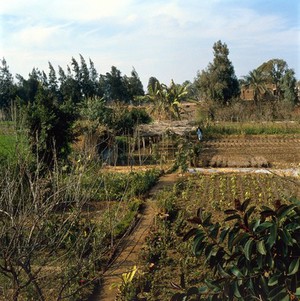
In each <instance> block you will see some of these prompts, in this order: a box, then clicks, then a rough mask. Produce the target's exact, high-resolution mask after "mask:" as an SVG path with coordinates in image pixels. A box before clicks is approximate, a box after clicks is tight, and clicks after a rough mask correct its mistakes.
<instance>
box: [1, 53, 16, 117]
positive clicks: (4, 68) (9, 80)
mask: <svg viewBox="0 0 300 301" xmlns="http://www.w3.org/2000/svg"><path fill="white" fill-rule="evenodd" d="M15 97H16V88H15V85H14V81H13V76H12V74H11V73H10V72H9V67H8V65H7V62H6V60H5V59H4V58H3V59H2V60H1V66H0V109H2V110H3V111H4V113H5V115H8V113H9V108H10V106H11V103H12V102H13V101H14V100H15Z"/></svg>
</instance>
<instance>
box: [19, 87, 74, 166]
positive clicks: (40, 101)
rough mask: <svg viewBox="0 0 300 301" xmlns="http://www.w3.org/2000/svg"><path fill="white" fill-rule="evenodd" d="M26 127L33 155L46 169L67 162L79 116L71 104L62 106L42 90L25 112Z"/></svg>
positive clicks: (40, 88)
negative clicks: (57, 163) (56, 163)
mask: <svg viewBox="0 0 300 301" xmlns="http://www.w3.org/2000/svg"><path fill="white" fill-rule="evenodd" d="M25 112H26V123H27V128H28V135H29V140H30V143H31V147H32V152H33V154H35V155H37V156H38V157H39V158H40V160H42V161H43V162H44V163H45V164H46V165H48V166H53V164H54V160H55V159H57V160H59V161H60V160H66V159H67V158H68V155H69V154H70V151H71V149H70V143H71V142H73V141H74V138H75V136H74V135H75V134H74V132H73V130H72V125H73V123H74V121H75V119H76V113H75V112H74V108H73V107H72V106H71V104H70V103H63V104H61V105H59V104H58V103H56V102H54V100H53V98H52V97H51V96H50V95H49V94H48V93H47V91H45V90H44V89H43V88H42V87H41V86H40V87H39V91H38V94H37V96H36V99H35V101H34V102H33V103H29V104H28V106H27V107H26V108H25Z"/></svg>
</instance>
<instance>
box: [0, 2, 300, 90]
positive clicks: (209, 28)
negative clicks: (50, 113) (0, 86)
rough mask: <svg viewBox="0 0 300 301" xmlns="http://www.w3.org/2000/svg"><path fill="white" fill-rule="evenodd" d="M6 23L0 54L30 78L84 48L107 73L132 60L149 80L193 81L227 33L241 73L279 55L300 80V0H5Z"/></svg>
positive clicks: (1, 9)
mask: <svg viewBox="0 0 300 301" xmlns="http://www.w3.org/2000/svg"><path fill="white" fill-rule="evenodd" d="M0 25H1V26H0V57H4V58H5V59H6V61H7V63H8V65H9V67H10V71H11V72H12V73H13V74H14V75H15V74H16V73H19V74H21V75H23V76H24V77H27V75H28V73H29V72H30V71H31V70H32V68H33V67H37V68H39V69H40V70H44V71H45V72H46V73H48V61H50V62H51V63H52V65H53V66H54V67H55V69H56V70H57V66H58V65H60V66H62V67H63V69H65V70H66V66H67V64H70V61H71V58H72V57H74V58H75V59H77V60H78V61H79V53H80V54H82V55H83V57H84V58H85V59H86V61H88V59H89V58H91V59H92V61H93V62H94V64H95V67H96V69H97V71H98V72H99V73H101V74H105V73H106V72H108V71H110V68H111V66H112V65H114V66H116V67H117V68H118V69H119V70H120V71H121V72H122V74H123V75H124V74H128V75H129V74H130V71H131V70H132V68H133V67H134V68H135V69H136V71H137V72H138V74H139V76H140V78H141V80H142V82H143V83H144V85H146V84H147V82H148V79H149V77H151V76H155V77H157V78H158V79H159V80H160V81H161V82H164V83H166V84H169V83H170V81H171V79H174V81H175V82H176V83H182V82H183V81H185V80H190V81H193V80H194V78H195V76H196V74H197V71H199V70H202V69H205V68H206V67H207V65H208V63H209V62H211V61H212V60H213V53H212V46H213V44H214V42H216V41H218V40H221V41H222V42H225V43H226V44H227V45H228V47H229V51H230V54H229V58H230V60H231V61H232V63H233V65H234V68H235V72H236V75H237V76H238V77H241V76H243V75H246V74H247V73H248V72H249V71H251V70H253V69H254V68H256V67H258V66H259V65H260V64H262V63H263V62H265V61H267V60H269V59H272V58H280V59H284V60H285V61H287V63H288V65H289V67H290V68H293V69H294V70H295V72H296V77H297V79H298V80H299V79H300V1H299V0H272V1H271V0H108V1H103V0H51V1H45V0H9V1H8V0H1V4H0Z"/></svg>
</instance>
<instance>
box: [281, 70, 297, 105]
mask: <svg viewBox="0 0 300 301" xmlns="http://www.w3.org/2000/svg"><path fill="white" fill-rule="evenodd" d="M296 83H297V81H296V78H295V72H294V70H292V69H289V70H287V71H286V72H285V74H284V76H283V78H282V79H281V81H280V87H281V89H282V91H283V99H284V100H285V101H286V102H288V103H291V104H293V105H295V104H296V103H297V93H296Z"/></svg>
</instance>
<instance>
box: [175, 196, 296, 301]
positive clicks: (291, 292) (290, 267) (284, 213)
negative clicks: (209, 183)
mask: <svg viewBox="0 0 300 301" xmlns="http://www.w3.org/2000/svg"><path fill="white" fill-rule="evenodd" d="M249 203H250V200H249V199H248V200H246V201H244V202H243V203H240V202H239V201H238V200H236V201H235V208H234V209H230V210H226V211H225V214H227V215H228V216H227V218H225V221H226V222H230V221H234V224H230V225H229V226H227V227H226V226H221V225H220V224H219V223H218V222H213V221H212V220H211V214H209V213H205V212H203V210H202V209H199V210H198V212H197V216H195V217H194V218H192V219H190V220H189V221H190V222H191V223H193V224H196V225H197V227H195V228H193V229H191V230H190V231H189V232H188V233H187V234H186V235H185V237H184V240H188V239H189V238H191V237H193V238H194V243H193V252H194V254H195V255H196V256H203V257H204V260H205V265H206V266H207V267H208V268H209V269H210V270H211V271H212V275H211V276H212V277H211V278H209V277H207V278H206V279H205V282H204V283H203V284H202V285H201V286H200V287H199V288H198V287H193V288H190V289H188V290H187V291H186V292H185V293H177V294H175V295H174V296H173V297H172V299H171V300H172V301H177V300H178V301H179V300H195V299H191V298H190V297H195V296H198V297H197V300H270V301H276V300H282V301H288V300H299V297H300V268H299V267H300V243H299V242H300V227H299V225H300V206H299V205H300V203H299V202H297V201H295V203H293V204H290V205H286V204H283V205H282V204H281V203H280V202H279V201H277V202H276V204H275V208H274V209H272V208H270V207H265V206H264V207H263V209H262V210H261V211H260V212H259V214H258V215H256V217H253V216H254V212H255V206H252V207H250V208H248V205H249Z"/></svg>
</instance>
